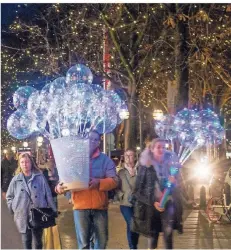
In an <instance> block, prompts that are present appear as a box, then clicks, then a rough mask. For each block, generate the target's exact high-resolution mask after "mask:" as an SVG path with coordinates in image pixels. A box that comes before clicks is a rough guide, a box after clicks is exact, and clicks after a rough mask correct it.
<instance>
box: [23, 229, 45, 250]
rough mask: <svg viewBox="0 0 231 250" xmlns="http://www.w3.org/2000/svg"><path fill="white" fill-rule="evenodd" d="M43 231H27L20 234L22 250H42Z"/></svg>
mask: <svg viewBox="0 0 231 250" xmlns="http://www.w3.org/2000/svg"><path fill="white" fill-rule="evenodd" d="M42 235H43V229H27V231H26V233H22V244H23V247H24V249H32V241H33V249H42V248H43V243H42Z"/></svg>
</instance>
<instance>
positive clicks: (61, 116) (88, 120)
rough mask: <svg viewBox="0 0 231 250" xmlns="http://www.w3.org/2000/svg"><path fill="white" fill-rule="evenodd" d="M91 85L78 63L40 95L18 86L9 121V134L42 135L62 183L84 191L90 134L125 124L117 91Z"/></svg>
mask: <svg viewBox="0 0 231 250" xmlns="http://www.w3.org/2000/svg"><path fill="white" fill-rule="evenodd" d="M92 81H93V75H92V72H91V70H90V69H89V68H88V67H86V66H84V65H81V64H77V65H75V66H73V67H71V68H70V69H69V70H68V72H67V75H66V77H59V78H57V79H55V80H54V81H53V82H51V83H48V84H46V85H45V86H44V87H43V88H42V90H41V91H38V90H36V89H35V88H33V87H30V86H24V87H20V88H18V89H17V91H16V92H15V93H14V95H13V104H14V107H15V108H16V109H17V110H16V111H15V112H14V113H12V114H11V115H10V117H9V119H8V121H7V129H8V131H9V133H10V134H11V135H12V136H13V137H15V138H17V139H25V138H27V137H29V136H30V135H32V134H42V135H44V137H46V138H47V139H48V140H50V142H51V146H52V149H53V152H54V157H55V160H56V165H57V168H58V172H59V175H60V179H62V181H64V182H67V183H74V184H73V185H74V186H73V185H70V189H76V188H78V186H80V187H81V188H87V187H88V181H89V168H88V167H86V166H87V165H89V139H88V134H89V132H90V131H92V130H96V131H97V132H98V133H100V134H103V133H110V132H111V131H112V130H114V129H115V127H116V126H117V124H119V123H121V122H122V121H123V117H122V116H120V111H121V110H123V111H124V109H127V105H126V103H125V101H123V100H122V99H121V98H120V96H119V95H118V94H117V93H116V92H115V91H107V90H104V89H103V88H102V87H101V86H99V85H95V84H91V83H92ZM76 180H77V182H78V183H76ZM79 183H80V185H79Z"/></svg>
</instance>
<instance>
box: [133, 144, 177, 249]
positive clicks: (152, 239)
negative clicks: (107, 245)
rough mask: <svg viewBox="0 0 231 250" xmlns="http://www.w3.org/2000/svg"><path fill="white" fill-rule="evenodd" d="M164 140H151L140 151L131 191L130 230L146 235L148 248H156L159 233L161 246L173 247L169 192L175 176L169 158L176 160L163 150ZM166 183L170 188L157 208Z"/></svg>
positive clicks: (173, 217) (173, 211) (172, 208)
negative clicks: (132, 196) (138, 164)
mask: <svg viewBox="0 0 231 250" xmlns="http://www.w3.org/2000/svg"><path fill="white" fill-rule="evenodd" d="M165 143H166V142H165V141H164V140H162V139H154V140H152V142H151V143H150V145H149V147H148V148H146V149H145V150H144V151H143V152H142V154H141V157H140V164H141V166H140V167H139V171H138V174H137V180H136V185H135V189H134V193H133V195H134V198H135V200H136V201H135V206H134V217H133V221H132V229H133V230H134V231H135V232H138V233H141V234H143V235H145V236H147V237H148V238H149V239H148V248H149V249H155V248H157V244H158V238H159V233H160V232H163V234H164V242H165V248H166V249H172V248H173V239H172V237H173V228H174V223H175V221H176V218H177V216H176V206H175V204H174V195H172V194H173V193H175V192H174V188H176V186H177V183H176V178H175V177H173V176H171V175H170V167H171V162H172V160H173V158H174V162H175V164H179V163H177V157H176V155H175V154H174V153H173V152H170V151H166V149H165ZM167 182H170V183H171V184H172V186H173V189H172V193H171V195H170V196H169V198H168V201H167V203H166V205H165V207H164V208H161V207H160V203H159V202H160V199H161V197H162V192H163V191H164V189H165V188H166V184H167ZM177 202H179V201H177ZM178 212H179V211H178Z"/></svg>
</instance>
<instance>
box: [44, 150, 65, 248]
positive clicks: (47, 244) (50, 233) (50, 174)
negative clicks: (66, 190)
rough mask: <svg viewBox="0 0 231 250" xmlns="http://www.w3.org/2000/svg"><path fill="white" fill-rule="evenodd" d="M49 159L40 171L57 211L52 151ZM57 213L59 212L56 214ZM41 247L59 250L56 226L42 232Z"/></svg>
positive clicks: (56, 176)
mask: <svg viewBox="0 0 231 250" xmlns="http://www.w3.org/2000/svg"><path fill="white" fill-rule="evenodd" d="M49 154H50V155H49V158H48V160H47V162H46V163H45V168H43V169H42V172H43V175H44V177H45V178H46V180H47V183H48V185H49V187H50V190H51V194H52V197H53V201H54V203H55V206H56V209H57V210H58V199H57V195H58V194H57V193H56V192H55V187H56V185H57V184H58V181H59V175H58V171H57V168H56V164H55V160H54V156H53V153H52V149H50V150H49ZM58 213H59V212H58ZM43 247H44V249H61V248H62V247H61V239H60V234H59V230H58V226H57V225H55V226H52V227H48V228H45V229H44V230H43Z"/></svg>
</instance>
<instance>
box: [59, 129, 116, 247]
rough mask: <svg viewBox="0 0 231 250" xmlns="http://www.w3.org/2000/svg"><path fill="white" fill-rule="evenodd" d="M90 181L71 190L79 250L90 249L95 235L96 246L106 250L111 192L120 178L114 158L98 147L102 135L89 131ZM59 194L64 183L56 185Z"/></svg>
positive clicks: (63, 190) (62, 189) (63, 187)
mask: <svg viewBox="0 0 231 250" xmlns="http://www.w3.org/2000/svg"><path fill="white" fill-rule="evenodd" d="M89 139H90V169H91V171H90V183H89V188H88V189H86V190H81V191H72V203H73V210H74V211H73V213H74V223H75V229H76V236H77V241H78V248H79V249H85V248H87V249H89V248H90V246H91V238H92V235H93V238H94V249H105V248H106V245H107V241H108V191H109V190H112V189H114V188H116V187H117V184H118V177H117V176H116V168H115V164H114V163H113V161H112V160H111V159H110V158H109V157H107V156H106V155H105V154H103V153H101V152H100V150H99V145H100V134H99V133H98V132H96V131H91V132H90V133H89ZM56 190H57V192H58V193H59V194H62V193H64V192H65V183H64V184H62V183H60V184H59V185H57V187H56Z"/></svg>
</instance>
